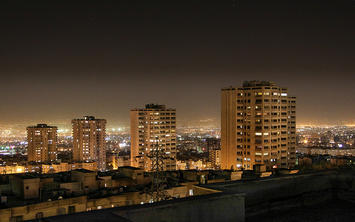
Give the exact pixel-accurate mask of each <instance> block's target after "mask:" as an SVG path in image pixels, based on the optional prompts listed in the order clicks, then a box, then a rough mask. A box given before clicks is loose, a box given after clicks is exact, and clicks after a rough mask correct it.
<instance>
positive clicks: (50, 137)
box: [27, 124, 57, 163]
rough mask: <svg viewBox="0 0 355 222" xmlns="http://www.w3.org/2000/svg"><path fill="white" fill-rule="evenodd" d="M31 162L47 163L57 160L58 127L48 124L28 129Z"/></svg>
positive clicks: (28, 150)
mask: <svg viewBox="0 0 355 222" xmlns="http://www.w3.org/2000/svg"><path fill="white" fill-rule="evenodd" d="M27 142H28V148H27V154H28V161H29V162H38V163H47V162H54V161H56V160H57V127H56V126H48V125H47V124H37V126H29V127H27Z"/></svg>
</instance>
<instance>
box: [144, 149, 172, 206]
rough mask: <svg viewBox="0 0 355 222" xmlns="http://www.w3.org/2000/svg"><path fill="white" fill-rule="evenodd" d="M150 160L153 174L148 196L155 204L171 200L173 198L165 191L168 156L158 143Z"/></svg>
mask: <svg viewBox="0 0 355 222" xmlns="http://www.w3.org/2000/svg"><path fill="white" fill-rule="evenodd" d="M148 158H149V159H150V160H151V164H152V173H153V175H152V176H153V177H152V186H151V188H150V190H149V192H148V194H149V195H150V196H151V197H152V200H153V202H158V201H162V200H168V199H170V198H171V197H170V196H169V194H168V193H167V192H166V191H165V190H164V188H165V187H166V184H167V180H166V176H165V174H164V160H165V159H167V156H166V154H165V152H164V151H163V150H162V149H161V147H160V145H159V143H158V142H156V143H155V144H154V145H153V149H152V150H151V151H150V152H149V154H148Z"/></svg>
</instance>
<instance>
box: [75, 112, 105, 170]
mask: <svg viewBox="0 0 355 222" xmlns="http://www.w3.org/2000/svg"><path fill="white" fill-rule="evenodd" d="M72 126H73V159H74V161H77V162H97V166H98V170H100V171H104V170H106V143H105V137H106V120H105V119H95V117H93V116H84V118H83V119H73V120H72Z"/></svg>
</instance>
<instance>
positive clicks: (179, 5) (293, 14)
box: [0, 0, 355, 125]
mask: <svg viewBox="0 0 355 222" xmlns="http://www.w3.org/2000/svg"><path fill="white" fill-rule="evenodd" d="M48 2H50V3H48ZM55 2H57V4H54V3H55ZM74 2H75V3H74ZM354 53H355V1H352V0H347V1H342V0H334V1H324V0H323V1H312V0H308V1H303V0H289V1H287V0H283V1H275V0H270V1H268V0H262V1H261V0H258V1H253V0H242V1H237V0H235V1H233V0H228V1H224V0H216V1H208V0H201V1H194V0H190V1H175V0H174V1H173V0H172V1H169V0H165V1H154V0H152V1H149V0H145V1H143V0H142V1H134V0H130V1H128V0H127V1H119V0H116V1H103V0H102V1H70V2H69V1H68V2H65V1H15V0H12V1H5V0H2V1H1V2H0V76H1V79H0V84H1V86H0V101H1V103H0V124H10V123H23V122H25V123H27V122H28V123H36V122H58V123H68V124H69V123H70V120H71V119H72V118H76V117H80V116H82V115H85V114H91V115H96V116H98V117H101V118H106V119H107V120H108V122H109V124H110V125H122V124H123V125H128V124H129V109H130V108H135V107H141V106H143V105H144V104H145V103H152V102H154V103H162V104H167V105H168V106H169V107H174V108H176V109H177V114H178V118H179V120H181V121H192V120H193V121H199V120H206V119H212V120H213V121H212V122H214V121H215V122H216V123H219V119H220V89H221V88H222V87H225V86H230V85H235V86H238V85H240V84H241V83H242V81H243V80H254V79H260V80H271V81H275V82H277V83H278V84H279V85H282V86H285V87H288V88H289V94H292V95H295V96H297V98H298V108H297V112H298V123H300V124H302V123H309V122H315V123H323V124H327V123H331V124H334V123H347V122H351V123H354V122H355V99H354V95H355V87H354V83H355V75H354V74H355V73H354V72H355V56H354Z"/></svg>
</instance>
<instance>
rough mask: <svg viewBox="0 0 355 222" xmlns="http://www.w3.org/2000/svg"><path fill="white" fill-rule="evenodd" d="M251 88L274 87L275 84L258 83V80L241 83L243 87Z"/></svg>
mask: <svg viewBox="0 0 355 222" xmlns="http://www.w3.org/2000/svg"><path fill="white" fill-rule="evenodd" d="M253 86H276V84H275V83H274V82H271V81H260V80H252V81H244V82H243V87H253Z"/></svg>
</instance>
